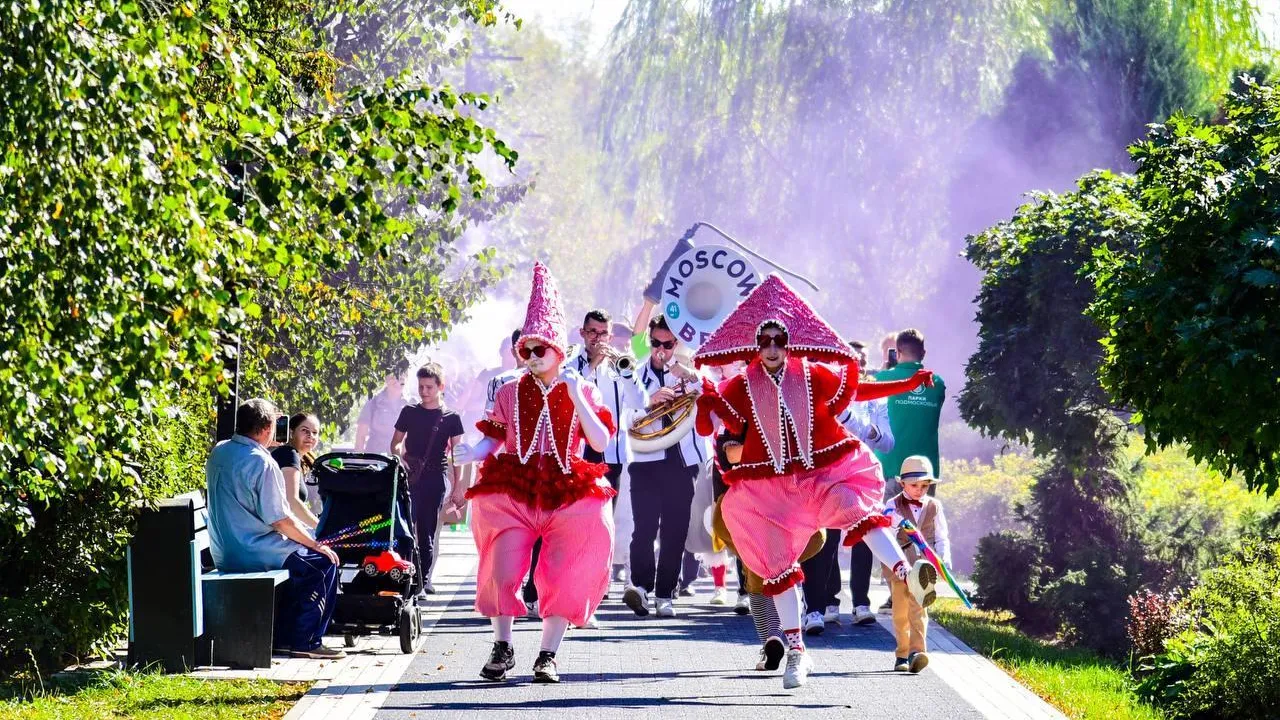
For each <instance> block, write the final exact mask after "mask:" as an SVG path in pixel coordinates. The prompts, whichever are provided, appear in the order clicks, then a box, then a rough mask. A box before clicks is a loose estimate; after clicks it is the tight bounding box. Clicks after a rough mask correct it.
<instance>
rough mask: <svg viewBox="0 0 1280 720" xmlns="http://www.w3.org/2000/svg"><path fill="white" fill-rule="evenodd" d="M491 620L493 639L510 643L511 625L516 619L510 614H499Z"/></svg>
mask: <svg viewBox="0 0 1280 720" xmlns="http://www.w3.org/2000/svg"><path fill="white" fill-rule="evenodd" d="M491 621H492V622H493V639H494V640H498V641H501V642H505V643H507V644H510V643H511V626H512V625H514V624H515V622H516V619H515V618H513V617H511V616H510V615H499V616H498V617H495V618H491Z"/></svg>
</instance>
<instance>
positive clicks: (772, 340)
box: [756, 335, 787, 350]
mask: <svg viewBox="0 0 1280 720" xmlns="http://www.w3.org/2000/svg"><path fill="white" fill-rule="evenodd" d="M756 344H757V345H759V346H760V349H761V350H764V349H766V348H768V347H769V346H770V345H772V346H774V347H776V348H778V349H779V350H782V349H784V348H786V347H787V336H786V335H761V336H760V337H758V338H756Z"/></svg>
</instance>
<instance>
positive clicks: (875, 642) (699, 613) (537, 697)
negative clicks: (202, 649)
mask: <svg viewBox="0 0 1280 720" xmlns="http://www.w3.org/2000/svg"><path fill="white" fill-rule="evenodd" d="M442 545H443V549H444V551H445V554H444V555H443V556H442V558H441V564H440V566H439V567H438V568H437V572H436V582H435V584H436V586H437V588H438V589H439V590H440V591H441V594H439V595H436V596H434V601H433V606H432V608H431V611H430V612H429V613H428V615H427V616H426V618H425V620H426V622H427V623H428V625H429V629H428V634H427V635H426V636H425V637H424V639H423V642H422V646H421V647H420V649H419V652H418V653H417V654H416V655H401V654H400V653H399V650H398V644H397V642H396V641H395V640H394V639H387V640H384V639H381V638H367V639H363V640H362V641H361V644H360V645H359V646H358V647H357V651H356V652H354V653H352V655H351V657H349V658H347V659H346V660H343V661H340V662H336V663H333V662H331V663H325V664H323V665H318V664H316V661H299V660H291V659H278V660H277V661H276V663H275V664H274V666H273V668H272V669H271V670H269V671H266V672H265V673H262V672H260V673H258V674H259V675H260V676H266V677H272V678H274V679H298V680H302V679H311V678H315V679H317V683H316V685H315V686H314V687H313V688H312V690H311V692H310V693H308V695H307V696H306V697H304V698H303V700H302V701H300V702H299V703H298V705H297V706H295V708H294V709H293V710H292V711H291V712H290V713H289V715H288V716H287V718H286V720H368V719H369V718H374V717H375V716H376V717H377V718H378V719H379V720H384V719H385V720H408V719H409V718H413V719H414V720H418V719H421V718H454V717H463V716H465V717H493V718H495V719H496V718H506V717H539V716H551V715H555V716H557V717H560V718H564V717H567V718H569V720H577V718H575V717H574V716H575V715H576V716H578V718H584V719H585V718H590V719H591V720H595V719H596V718H614V717H637V716H640V715H641V714H642V713H657V714H660V715H661V716H662V717H681V718H685V717H687V718H704V717H705V718H711V717H717V718H719V717H735V716H737V717H744V718H745V717H747V716H750V717H751V718H752V720H755V719H757V718H772V717H784V716H788V715H790V714H791V713H793V712H794V711H796V710H803V711H805V714H806V716H810V717H841V718H1061V717H1062V715H1061V714H1059V713H1057V712H1056V711H1055V710H1053V709H1052V708H1051V707H1049V706H1048V705H1047V704H1045V703H1044V702H1043V701H1041V700H1040V699H1039V698H1037V697H1036V696H1035V695H1034V694H1032V693H1030V692H1029V691H1027V690H1026V689H1025V688H1023V687H1022V686H1020V685H1018V684H1017V683H1016V682H1014V681H1013V680H1012V679H1011V678H1009V676H1008V675H1006V674H1005V673H1003V672H1002V671H1001V670H1000V669H999V668H997V667H996V666H995V665H993V664H991V663H990V662H989V661H988V660H986V659H985V658H983V657H981V656H980V655H978V654H977V653H975V652H974V651H972V650H970V649H969V648H967V647H965V646H964V644H963V643H960V642H959V641H958V640H956V639H955V638H954V637H952V636H951V635H950V633H947V632H945V631H943V630H941V629H940V628H938V627H937V626H936V625H934V626H933V627H931V628H930V637H929V642H930V657H931V660H932V662H931V664H930V667H929V668H928V669H927V670H926V671H925V672H924V673H922V674H920V675H916V676H912V675H908V674H902V673H894V672H892V671H891V669H890V665H891V663H892V653H893V640H892V637H891V635H890V634H889V633H888V632H886V629H887V626H888V618H887V616H882V617H881V624H880V625H871V626H866V627H853V626H851V625H849V623H848V616H847V615H845V616H844V618H843V624H842V625H840V626H839V627H834V626H828V629H827V631H826V633H824V634H823V635H822V636H819V637H816V638H809V645H810V648H811V651H812V652H813V653H814V659H815V660H816V661H817V669H816V671H815V672H814V674H813V675H811V677H810V682H809V684H808V685H807V686H805V687H804V688H801V689H799V690H795V691H788V690H783V688H782V679H781V673H780V672H776V673H762V672H756V671H755V670H754V669H753V668H754V666H755V662H756V647H757V646H756V639H755V631H754V629H753V627H752V624H751V620H750V617H744V616H738V615H734V614H733V613H732V611H731V610H730V609H729V608H715V607H712V606H710V605H706V604H705V603H706V601H707V600H708V599H709V597H710V589H709V588H710V582H709V581H702V582H700V583H699V584H698V585H697V586H695V589H697V590H698V591H699V595H698V597H695V598H690V599H684V600H681V601H679V602H678V603H677V607H678V610H679V612H680V616H679V617H677V618H674V619H659V618H657V617H655V616H652V615H651V616H650V617H648V618H637V617H635V615H633V614H632V613H631V611H630V610H628V609H627V608H626V607H624V606H623V605H622V604H621V602H620V600H619V598H620V597H621V590H620V586H618V585H617V584H615V585H614V587H613V592H612V595H611V599H610V600H608V601H606V602H605V604H604V605H603V606H602V607H601V610H600V612H599V613H598V618H599V620H600V621H601V623H602V627H601V629H600V630H571V631H570V632H569V635H568V637H567V638H566V639H565V642H564V645H563V646H562V647H561V650H560V653H559V657H558V659H559V661H560V662H559V667H560V674H561V677H562V679H563V682H562V683H561V684H560V685H534V684H533V683H531V682H529V677H530V668H531V667H532V664H533V659H534V657H535V656H536V655H537V648H538V635H539V624H538V623H537V622H533V621H519V622H517V623H516V631H515V638H514V642H515V646H516V669H515V671H514V672H513V673H512V676H513V679H512V680H510V681H508V682H506V683H489V682H486V681H483V680H481V679H480V677H479V675H478V673H479V669H480V666H481V665H483V663H484V661H485V659H486V657H487V655H488V651H489V647H490V642H491V634H490V630H489V624H488V621H487V620H485V619H484V618H481V617H480V616H478V615H477V614H476V613H475V612H474V611H473V610H472V608H471V603H472V598H473V593H474V587H475V585H474V568H475V556H474V546H473V545H472V544H471V542H470V537H469V535H466V534H463V533H446V534H445V536H444V537H443V538H442ZM876 591H878V594H879V595H880V596H878V597H873V600H875V601H876V602H877V603H879V602H880V600H881V599H882V596H883V593H884V590H883V589H880V588H877V587H875V586H873V593H875V592H876ZM846 605H847V603H846ZM307 662H310V663H312V665H304V663H307ZM223 672H226V671H223ZM220 674H222V673H216V674H215V675H220ZM308 676H310V677H308Z"/></svg>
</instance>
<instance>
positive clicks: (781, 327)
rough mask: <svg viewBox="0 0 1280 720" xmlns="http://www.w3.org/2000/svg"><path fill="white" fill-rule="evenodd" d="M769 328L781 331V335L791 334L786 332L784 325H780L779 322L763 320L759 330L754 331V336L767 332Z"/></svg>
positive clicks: (780, 322)
mask: <svg viewBox="0 0 1280 720" xmlns="http://www.w3.org/2000/svg"><path fill="white" fill-rule="evenodd" d="M770 328H772V329H774V330H779V331H781V332H782V334H783V335H790V334H791V333H789V332H787V328H786V326H785V325H783V324H782V321H781V320H765V321H764V322H762V323H760V329H759V330H757V331H756V334H757V335H760V334H762V333H764V331H765V330H768V329H770Z"/></svg>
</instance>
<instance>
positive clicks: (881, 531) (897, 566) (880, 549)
mask: <svg viewBox="0 0 1280 720" xmlns="http://www.w3.org/2000/svg"><path fill="white" fill-rule="evenodd" d="M862 542H864V543H866V544H867V547H868V548H869V549H870V550H871V554H872V555H874V556H875V557H876V559H877V560H879V561H880V562H882V563H884V564H885V565H886V566H887V567H889V568H890V569H892V570H893V572H894V573H896V574H897V576H898V578H899V579H904V578H906V576H907V570H908V568H907V556H906V555H903V554H902V548H901V547H899V546H898V538H897V535H896V534H895V533H894V532H893V531H891V530H890V529H889V528H884V527H878V528H875V529H873V530H871V531H870V532H868V533H867V534H866V535H864V536H862Z"/></svg>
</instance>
